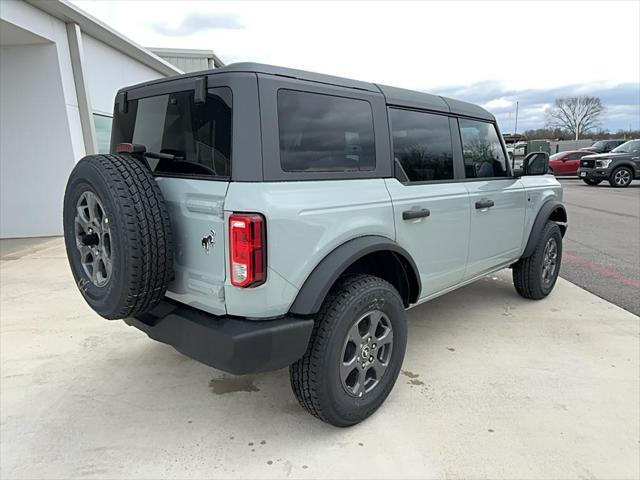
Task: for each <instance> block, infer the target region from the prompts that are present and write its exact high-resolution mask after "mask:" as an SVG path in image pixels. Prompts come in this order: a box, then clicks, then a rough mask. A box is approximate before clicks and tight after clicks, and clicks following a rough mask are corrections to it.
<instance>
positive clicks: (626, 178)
mask: <svg viewBox="0 0 640 480" xmlns="http://www.w3.org/2000/svg"><path fill="white" fill-rule="evenodd" d="M631 180H633V172H632V171H631V169H630V168H629V167H618V168H616V169H615V170H614V171H613V172H611V176H610V177H609V184H610V185H611V186H612V187H616V188H625V187H628V186H629V184H630V183H631Z"/></svg>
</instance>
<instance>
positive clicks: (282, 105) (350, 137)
mask: <svg viewBox="0 0 640 480" xmlns="http://www.w3.org/2000/svg"><path fill="white" fill-rule="evenodd" d="M278 131H279V138H280V164H281V166H282V169H283V170H284V171H287V172H342V171H361V170H374V169H375V166H376V162H375V142H374V133H373V113H372V110H371V105H370V104H369V102H367V101H365V100H356V99H353V98H343V97H336V96H332V95H324V94H318V93H309V92H299V91H294V90H279V91H278Z"/></svg>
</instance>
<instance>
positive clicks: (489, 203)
mask: <svg viewBox="0 0 640 480" xmlns="http://www.w3.org/2000/svg"><path fill="white" fill-rule="evenodd" d="M494 205H495V204H494V203H493V200H488V199H484V200H478V201H477V202H476V209H478V210H480V209H482V208H491V207H493V206H494Z"/></svg>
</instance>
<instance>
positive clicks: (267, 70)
mask: <svg viewBox="0 0 640 480" xmlns="http://www.w3.org/2000/svg"><path fill="white" fill-rule="evenodd" d="M232 72H249V73H262V74H266V75H275V76H281V77H288V78H295V79H298V80H306V81H309V82H316V83H324V84H328V85H335V86H340V87H345V88H353V89H357V90H366V91H369V92H376V93H382V94H383V95H384V96H385V99H386V102H387V103H388V104H390V105H398V106H401V107H414V108H420V109H425V110H432V111H438V112H444V113H453V114H456V115H463V116H469V117H475V118H481V119H484V120H490V121H495V117H494V116H493V115H492V114H491V113H489V112H488V111H487V110H485V109H484V108H482V107H480V106H478V105H475V104H473V103H468V102H463V101H460V100H455V99H452V98H447V97H441V96H439V95H432V94H429V93H424V92H418V91H415V90H407V89H404V88H397V87H390V86H387V85H380V84H376V83H370V82H363V81H360V80H352V79H349V78H343V77H336V76H333V75H325V74H322V73H315V72H308V71H305V70H297V69H294V68H286V67H278V66H275V65H266V64H263V63H253V62H241V63H232V64H230V65H227V66H225V67H222V68H216V69H213V70H203V71H199V72H190V73H186V74H183V75H176V76H171V77H166V78H161V79H158V80H153V81H150V82H144V83H139V84H137V85H132V86H129V87H124V88H122V89H120V92H128V91H131V90H134V89H137V88H142V87H146V86H149V85H155V84H159V83H165V82H171V81H175V80H177V79H182V78H190V77H201V76H204V75H218V74H223V73H232Z"/></svg>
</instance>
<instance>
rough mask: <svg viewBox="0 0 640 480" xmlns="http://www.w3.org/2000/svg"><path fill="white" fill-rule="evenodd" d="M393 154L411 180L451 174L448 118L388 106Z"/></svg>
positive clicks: (451, 158)
mask: <svg viewBox="0 0 640 480" xmlns="http://www.w3.org/2000/svg"><path fill="white" fill-rule="evenodd" d="M389 119H390V121H391V131H392V136H393V155H394V157H395V159H396V160H397V161H398V162H400V165H402V169H403V170H404V173H405V174H406V175H407V177H408V178H409V180H410V181H412V182H424V181H429V180H450V179H452V178H453V150H452V146H451V131H450V129H449V118H448V117H445V116H442V115H433V114H430V113H421V112H412V111H409V110H399V109H395V108H392V109H390V110H389Z"/></svg>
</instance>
